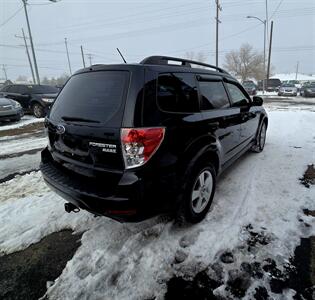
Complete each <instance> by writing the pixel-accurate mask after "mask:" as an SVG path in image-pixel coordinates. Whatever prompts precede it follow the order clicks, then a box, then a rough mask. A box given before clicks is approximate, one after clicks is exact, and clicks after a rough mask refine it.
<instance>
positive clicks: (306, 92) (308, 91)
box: [300, 82, 315, 97]
mask: <svg viewBox="0 0 315 300" xmlns="http://www.w3.org/2000/svg"><path fill="white" fill-rule="evenodd" d="M300 93H301V96H304V97H315V82H309V83H307V84H303V86H302V88H301V92H300Z"/></svg>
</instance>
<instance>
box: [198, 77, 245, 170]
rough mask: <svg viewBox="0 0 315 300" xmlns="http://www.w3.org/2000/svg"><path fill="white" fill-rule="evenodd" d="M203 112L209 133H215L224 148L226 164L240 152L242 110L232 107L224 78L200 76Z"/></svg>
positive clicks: (222, 158) (223, 161)
mask: <svg viewBox="0 0 315 300" xmlns="http://www.w3.org/2000/svg"><path fill="white" fill-rule="evenodd" d="M197 80H198V86H199V93H200V98H201V100H200V101H201V110H202V113H203V118H204V124H205V126H206V127H207V128H208V131H209V133H211V134H212V133H214V134H215V135H216V137H217V138H218V141H219V143H220V146H221V148H222V151H221V152H222V153H223V157H221V160H222V163H223V164H224V163H225V162H227V161H228V160H230V159H231V158H232V157H233V156H234V155H235V154H237V153H238V151H239V146H240V131H241V119H240V108H239V107H231V104H230V101H229V98H228V94H227V92H226V89H225V87H224V84H223V81H222V77H220V76H213V75H198V76H197Z"/></svg>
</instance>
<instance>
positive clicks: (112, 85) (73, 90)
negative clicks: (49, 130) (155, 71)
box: [50, 71, 129, 127]
mask: <svg viewBox="0 0 315 300" xmlns="http://www.w3.org/2000/svg"><path fill="white" fill-rule="evenodd" d="M128 80H129V72H127V71H98V72H89V73H81V74H77V75H74V76H73V77H71V78H70V80H69V81H68V82H67V84H66V85H65V87H64V88H63V89H62V90H61V92H60V94H59V96H58V97H57V99H56V101H55V103H54V104H53V106H52V109H51V113H50V118H51V119H54V120H58V121H60V120H65V121H71V120H73V121H75V122H81V121H82V122H85V121H86V122H91V123H103V124H104V123H108V125H109V126H110V127H114V126H119V125H120V124H121V118H119V117H118V116H117V113H118V112H119V111H120V107H121V105H122V103H123V100H124V97H125V95H126V90H127V84H128Z"/></svg>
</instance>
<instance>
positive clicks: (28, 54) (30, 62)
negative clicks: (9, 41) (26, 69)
mask: <svg viewBox="0 0 315 300" xmlns="http://www.w3.org/2000/svg"><path fill="white" fill-rule="evenodd" d="M22 35H23V39H24V44H25V50H26V55H27V59H28V62H29V64H30V69H31V73H32V78H33V83H34V84H36V80H35V74H34V70H33V65H32V61H31V57H30V53H29V52H28V46H27V42H26V37H25V33H24V29H23V28H22ZM16 37H18V38H19V36H17V35H16Z"/></svg>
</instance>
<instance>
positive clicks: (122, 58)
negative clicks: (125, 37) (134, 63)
mask: <svg viewBox="0 0 315 300" xmlns="http://www.w3.org/2000/svg"><path fill="white" fill-rule="evenodd" d="M116 49H117V51H118V53H119V55H120V56H121V58H122V60H123V61H124V63H125V64H126V63H127V62H126V60H125V58H124V56H123V55H122V54H121V52H120V51H119V49H118V48H116Z"/></svg>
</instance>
